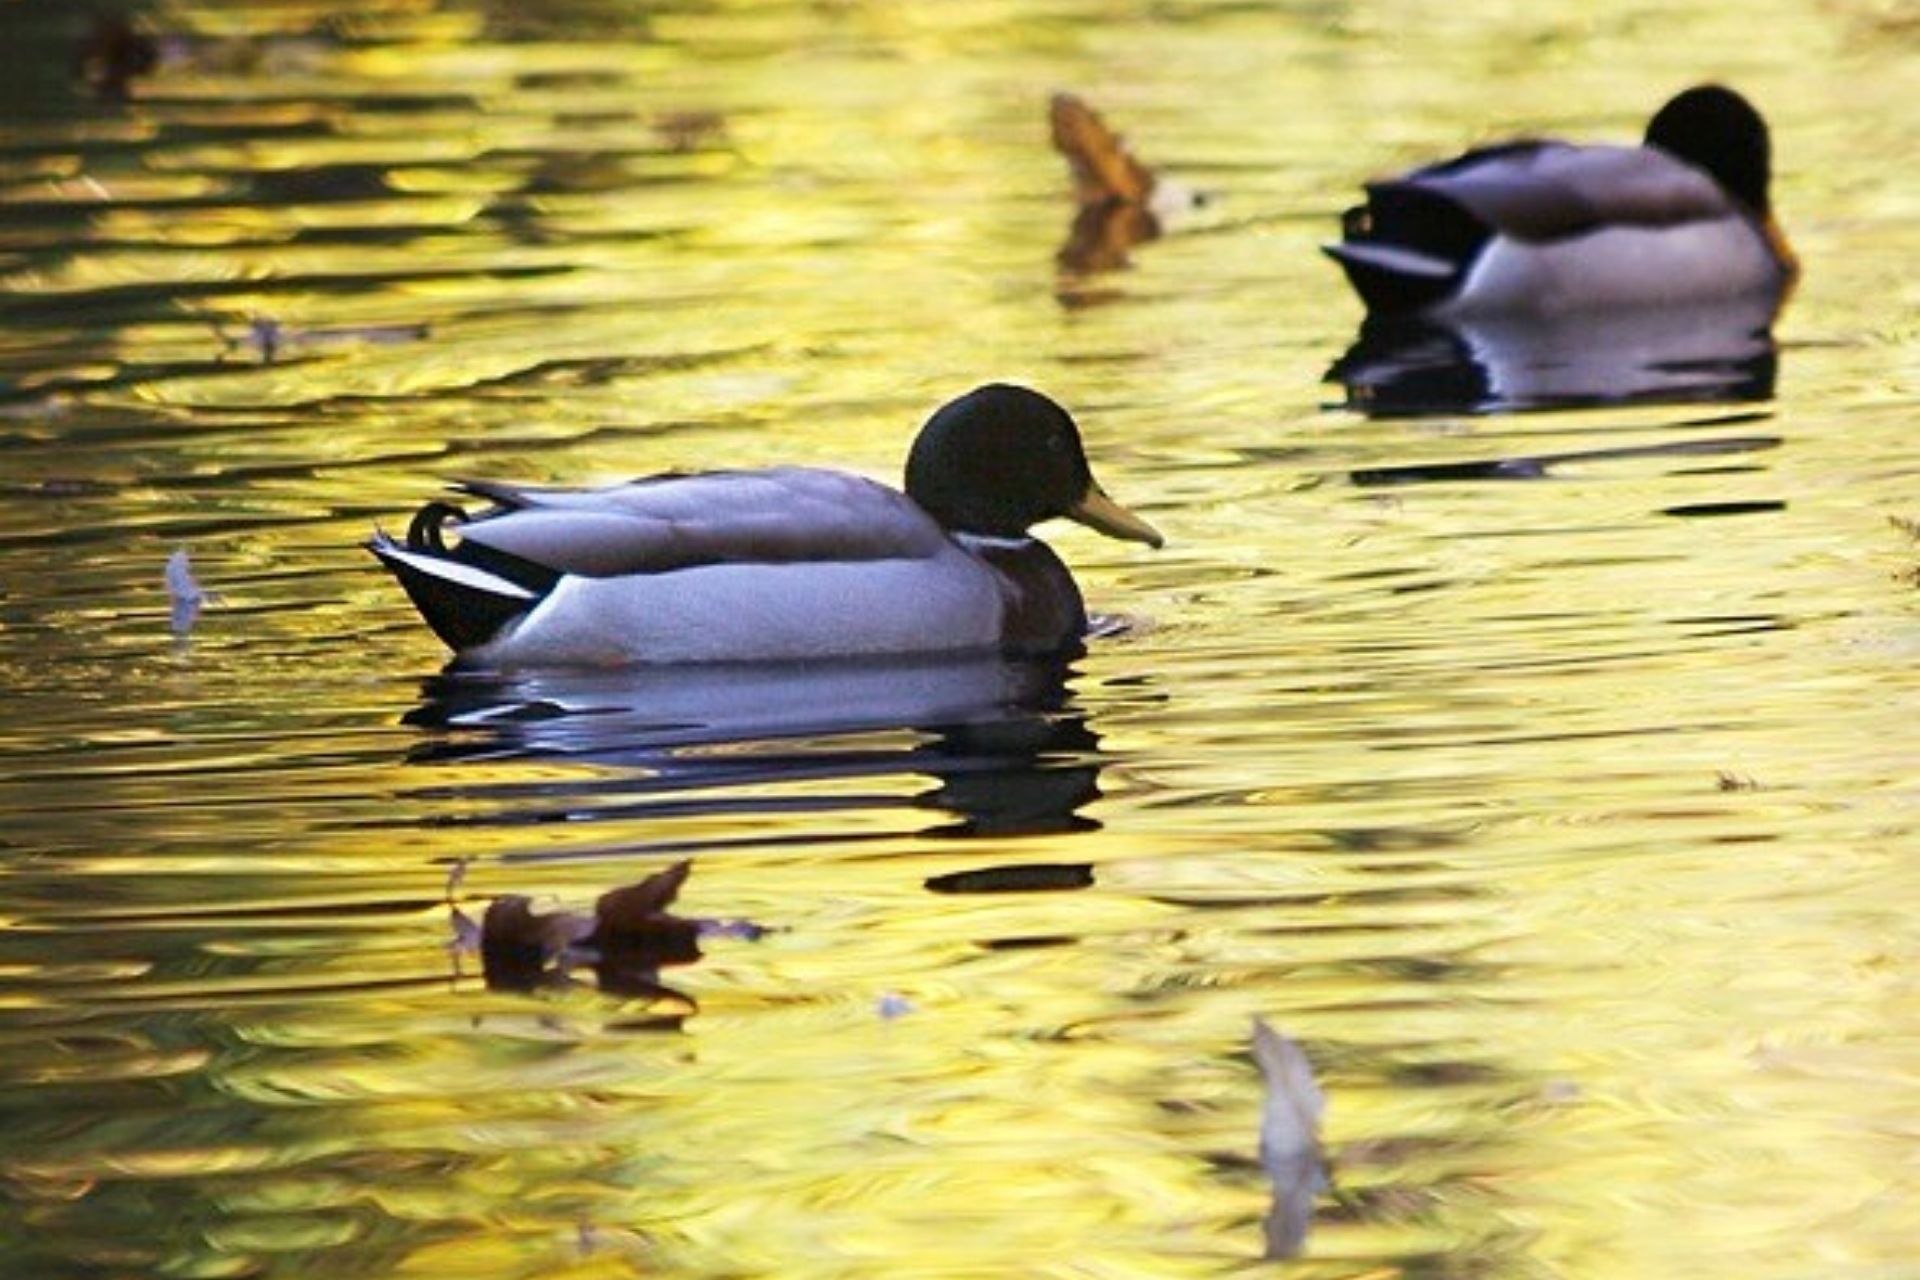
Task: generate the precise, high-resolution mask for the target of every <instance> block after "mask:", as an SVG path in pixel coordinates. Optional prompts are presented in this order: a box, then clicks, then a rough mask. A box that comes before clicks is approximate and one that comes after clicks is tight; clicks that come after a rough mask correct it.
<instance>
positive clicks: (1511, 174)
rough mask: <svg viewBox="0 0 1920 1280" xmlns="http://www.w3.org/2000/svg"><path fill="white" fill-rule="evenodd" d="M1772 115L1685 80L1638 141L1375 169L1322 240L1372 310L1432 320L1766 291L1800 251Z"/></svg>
mask: <svg viewBox="0 0 1920 1280" xmlns="http://www.w3.org/2000/svg"><path fill="white" fill-rule="evenodd" d="M1770 163H1771V162H1770V157H1769V143H1768V138H1767V133H1766V126H1765V124H1764V122H1762V121H1761V119H1760V117H1759V114H1758V113H1757V112H1755V111H1754V110H1753V109H1752V107H1751V106H1750V105H1749V104H1747V103H1746V101H1745V100H1744V99H1742V98H1740V97H1739V95H1737V94H1734V93H1732V92H1731V91H1730V90H1725V89H1720V88H1718V87H1713V86H1708V87H1703V88H1700V89H1694V90H1689V91H1688V92H1687V93H1684V94H1681V95H1679V96H1678V97H1676V98H1675V99H1674V100H1673V101H1672V102H1671V103H1669V104H1668V105H1667V106H1666V107H1665V108H1663V109H1662V111H1661V112H1660V113H1659V114H1657V115H1656V116H1655V117H1654V121H1653V123H1652V124H1650V125H1649V126H1648V139H1647V141H1646V142H1645V143H1643V144H1642V145H1640V146H1635V147H1627V146H1573V145H1570V144H1568V143H1564V142H1557V141H1523V142H1513V143H1507V144H1505V145H1502V146H1496V147H1487V148H1482V149H1480V150H1476V151H1470V152H1468V153H1467V154H1465V155H1463V156H1460V157H1458V158H1457V159H1454V160H1449V161H1447V162H1445V163H1443V164H1436V165H1430V166H1428V167H1426V168H1422V169H1416V170H1414V171H1413V172H1411V173H1407V174H1403V175H1401V176H1399V177H1396V178H1391V179H1386V180H1383V181H1378V182H1373V183H1369V184H1368V185H1367V188H1366V192H1367V203H1366V204H1365V205H1362V206H1360V207H1357V208H1355V209H1352V210H1350V211H1348V213H1347V215H1346V218H1345V220H1344V235H1343V238H1342V240H1341V242H1340V243H1338V244H1332V245H1328V246H1326V252H1327V253H1328V254H1329V255H1330V256H1331V257H1333V258H1334V259H1335V260H1336V261H1337V262H1339V263H1340V265H1341V266H1342V267H1343V268H1344V269H1345V270H1346V273H1347V277H1348V279H1349V281H1351V283H1352V284H1353V286H1354V289H1355V290H1356V291H1357V292H1358V293H1359V294H1360V296H1361V299H1362V300H1363V301H1364V302H1365V303H1366V304H1367V307H1368V310H1369V311H1371V312H1373V313H1374V314H1419V315H1423V316H1426V317H1430V318H1435V319H1450V318H1477V317H1484V316H1493V315H1513V314H1523V313H1527V314H1538V315H1549V316H1551V315H1565V314H1570V313H1575V312H1579V311H1583V310H1605V309H1613V308H1620V307H1631V306H1661V305H1670V304H1674V303H1681V302H1688V303H1700V302H1713V301H1719V300H1724V299H1729V298H1740V297H1751V296H1769V295H1771V296H1774V297H1778V296H1780V295H1781V294H1783V293H1784V291H1785V289H1786V287H1787V286H1788V284H1789V283H1790V282H1791V280H1792V278H1793V274H1794V270H1795V263H1794V259H1793V256H1792V254H1791V252H1790V251H1789V250H1788V249H1787V247H1786V242H1785V239H1784V237H1782V236H1781V234H1780V232H1779V229H1778V227H1777V226H1776V225H1775V224H1774V222H1773V220H1772V215H1771V212H1770V205H1769V203H1768V193H1767V185H1768V181H1769V177H1770Z"/></svg>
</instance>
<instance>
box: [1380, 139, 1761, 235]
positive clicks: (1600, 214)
mask: <svg viewBox="0 0 1920 1280" xmlns="http://www.w3.org/2000/svg"><path fill="white" fill-rule="evenodd" d="M1407 192H1420V193H1426V194H1429V195H1437V196H1441V197H1443V198H1445V199H1447V200H1449V201H1451V202H1452V203H1454V204H1456V205H1458V206H1459V207H1460V208H1462V209H1465V210H1466V211H1467V212H1468V213H1469V214H1471V215H1473V217H1474V218H1475V219H1477V220H1478V221H1479V222H1481V223H1482V224H1484V225H1485V226H1486V227H1488V228H1489V229H1491V230H1493V231H1496V232H1498V233H1500V234H1503V235H1507V236H1510V237H1512V238H1514V239H1517V240H1529V241H1542V240H1555V239H1560V238H1563V237H1566V236H1574V235H1580V234H1583V233H1585V232H1588V231H1592V230H1594V229H1595V228H1596V227H1602V226H1636V227H1662V226H1671V225H1674V224H1677V223H1683V222H1690V221H1695V220H1698V219H1710V218H1724V217H1726V216H1728V214H1729V213H1730V212H1731V206H1730V203H1729V200H1728V197H1727V195H1726V193H1725V192H1724V191H1722V190H1721V189H1720V187H1719V185H1718V184H1717V183H1715V182H1714V180H1713V179H1712V178H1711V177H1709V176H1708V175H1707V174H1706V173H1704V172H1702V171H1701V170H1699V169H1696V168H1694V167H1693V166H1692V165H1689V164H1687V163H1685V162H1684V161H1681V160H1678V159H1675V158H1674V157H1672V156H1669V155H1667V154H1666V153H1665V152H1662V151H1659V150H1656V149H1654V148H1650V147H1574V146H1568V145H1566V144H1565V143H1555V142H1528V143H1513V144H1509V145H1506V146H1501V147H1492V148H1487V149H1485V150H1481V151H1472V152H1469V153H1467V154H1466V155H1464V156H1461V157H1460V158H1459V159H1457V160H1451V161H1448V162H1447V163H1446V164H1441V165H1435V166H1433V167H1431V168H1427V169H1420V170H1416V171H1415V172H1413V173H1410V174H1408V175H1406V176H1405V177H1404V178H1399V179H1394V180H1392V181H1388V182H1381V183H1375V184H1372V185H1370V186H1369V187H1368V194H1369V196H1370V197H1371V198H1372V199H1374V200H1382V199H1386V200H1392V199H1395V198H1403V197H1404V195H1405V193H1407Z"/></svg>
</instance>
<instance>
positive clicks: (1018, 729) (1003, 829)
mask: <svg viewBox="0 0 1920 1280" xmlns="http://www.w3.org/2000/svg"><path fill="white" fill-rule="evenodd" d="M1070 674H1071V667H1070V666H1069V664H1068V663H1066V662H1064V661H1029V660H1015V659H1008V658H1003V657H999V656H980V657H969V658H961V659H953V658H946V659H938V660H928V659H911V660H896V661H877V662H876V661H867V662H832V663H814V664H804V665H795V664H715V665H712V666H698V667H675V668H632V669H626V670H621V671H604V672H603V671H592V672H586V671H580V672H542V673H522V674H515V675H511V676H504V675H477V674H465V673H454V674H447V675H442V676H436V677H433V678H432V679H430V680H428V681H427V682H426V685H425V688H424V691H423V693H424V696H423V699H422V701H421V704H420V705H419V706H418V707H416V708H415V709H414V710H413V711H411V712H409V713H408V714H407V716H406V721H407V723H409V724H412V725H415V726H417V727H420V728H422V729H425V730H428V731H429V732H430V735H431V736H430V737H429V738H428V739H427V740H426V741H424V742H422V743H421V744H420V745H419V746H417V747H416V748H415V749H414V750H413V751H412V753H411V754H410V757H409V759H410V761H411V762H412V763H414V764H420V765H440V764H471V763H475V762H500V761H513V760H526V759H539V760H548V761H553V760H564V761H565V762H567V763H569V764H580V765H591V766H594V768H593V769H592V771H591V772H588V773H583V774H582V775H581V776H580V777H579V778H577V779H573V778H565V777H563V778H557V779H543V780H542V781H540V782H538V783H531V784H524V783H523V784H517V785H518V787H519V789H517V790H515V791H514V793H513V794H512V795H511V796H506V795H503V796H502V800H503V803H502V804H501V805H500V806H499V808H498V810H497V812H495V813H494V814H491V815H488V814H484V813H483V814H481V815H479V816H477V817H476V816H472V815H469V816H467V817H466V818H465V819H463V820H466V821H475V822H482V823H488V822H491V823H498V824H501V825H508V824H524V823H540V822H549V821H557V820H563V819H564V820H566V821H569V822H582V821H595V820H606V819H631V818H636V817H643V818H652V817H668V816H671V817H680V818H684V817H689V816H696V815H699V814H703V813H716V812H726V813H729V814H735V815H738V814H745V813H756V812H767V813H770V812H775V811H782V812H784V811H787V810H790V809H791V808H793V807H794V806H796V805H804V806H806V808H807V810H808V811H809V812H811V813H816V814H826V813H831V812H834V811H836V810H848V811H852V810H871V809H877V808H894V809H900V810H903V811H907V812H911V811H913V810H916V809H932V810H937V811H940V812H943V813H947V814H951V815H954V817H955V818H956V819H957V821H954V822H952V823H947V824H943V825H941V826H939V827H937V828H935V829H933V831H931V832H930V833H929V834H935V833H937V834H940V835H962V836H967V835H985V834H992V835H1007V834H1016V833H1017V834H1033V833H1040V832H1053V831H1079V830H1089V829H1094V828H1096V827H1097V824H1096V823H1094V822H1092V821H1091V820H1090V819H1087V818H1084V817H1081V816H1080V815H1079V810H1080V809H1081V808H1082V807H1084V806H1085V805H1086V804H1087V803H1088V802H1090V801H1091V800H1093V799H1095V798H1097V797H1098V796H1099V794H1100V792H1099V786H1098V777H1099V768H1100V761H1099V754H1098V752H1099V739H1098V737H1097V736H1096V735H1095V734H1094V733H1093V732H1092V731H1091V730H1090V729H1089V728H1088V726H1087V723H1086V717H1085V715H1084V714H1083V713H1081V712H1079V711H1078V710H1077V709H1075V708H1074V707H1073V705H1072V701H1071V698H1070V696H1069V693H1068V687H1067V679H1068V677H1069V675H1070ZM900 776H912V777H915V778H924V777H928V776H931V777H932V778H933V779H935V782H936V785H935V786H934V787H933V788H932V789H931V790H929V791H925V792H923V793H921V794H919V795H917V796H912V797H900V796H898V795H893V794H880V793H859V794H853V793H848V792H845V791H840V790H827V791H820V790H814V791H811V792H809V793H808V794H807V795H805V796H796V795H793V794H783V793H779V792H780V790H781V789H783V788H785V787H786V784H794V783H820V782H827V781H839V782H846V781H854V780H860V779H874V780H883V779H888V778H894V777H900ZM528 786H531V787H533V788H535V789H536V790H537V791H538V793H539V795H540V796H543V797H545V798H546V799H547V801H548V802H549V803H547V804H545V805H542V804H540V803H538V802H537V801H536V802H531V803H530V802H529V796H528V795H527V794H526V791H525V788H526V787H528ZM463 794H464V795H466V796H467V797H469V798H471V797H472V796H473V792H472V790H471V789H468V790H465V791H463ZM767 838H772V837H767ZM700 847H702V846H701V845H700V844H699V843H698V842H697V841H693V840H688V839H682V840H673V839H671V838H668V839H666V840H664V841H663V842H661V843H659V844H650V845H648V846H647V849H648V851H651V852H669V851H671V852H681V853H684V852H687V851H690V850H694V849H697V848H700ZM626 850H627V852H629V853H630V852H633V851H634V846H632V845H628V846H626ZM544 856H547V855H537V854H529V855H524V860H534V859H536V858H539V857H544ZM552 856H569V855H565V854H560V855H552Z"/></svg>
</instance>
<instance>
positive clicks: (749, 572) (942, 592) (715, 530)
mask: <svg viewBox="0 0 1920 1280" xmlns="http://www.w3.org/2000/svg"><path fill="white" fill-rule="evenodd" d="M457 487H458V489H459V490H460V491H461V492H464V493H467V494H469V495H472V496H474V497H478V498H482V499H484V500H486V501H487V502H489V503H491V504H492V506H491V507H489V508H488V509H487V510H484V511H482V512H479V513H478V514H476V515H472V516H469V515H468V514H467V513H466V512H465V511H463V510H462V509H461V508H459V507H458V506H455V505H453V504H451V503H448V502H431V503H428V504H427V505H426V506H425V507H423V508H422V509H421V510H420V512H419V513H418V514H417V515H415V516H414V518H413V521H412V523H411V525H410V526H409V527H408V530H407V536H406V540H405V541H404V542H399V541H395V540H394V539H392V538H389V537H387V536H386V535H385V534H380V533H376V534H375V536H374V538H373V540H372V541H371V542H370V543H368V549H369V550H371V551H372V552H373V554H374V555H376V556H378V557H379V558H380V560H381V562H382V563H383V564H385V565H386V566H387V568H388V569H390V570H392V571H393V574H394V576H395V577H397V578H399V579H400V585H401V586H403V587H405V588H406V591H407V594H408V595H409V596H411V597H412V599H413V603H414V605H415V607H416V608H418V609H419V611H420V613H421V616H422V617H424V618H425V619H426V622H427V625H428V626H430V627H432V628H433V630H434V632H435V633H436V634H437V635H438V636H439V637H440V638H441V639H442V640H444V641H445V642H446V643H447V644H448V645H449V646H450V647H451V648H452V649H454V650H455V652H456V654H457V655H458V664H459V665H461V666H469V667H473V666H477V667H489V668H515V667H542V666H576V667H577V666H610V665H622V664H633V663H689V662H725V661H739V662H776V661H787V660H800V659H816V658H828V657H838V656H859V655H877V654H904V653H933V652H958V651H968V650H972V651H991V650H999V651H1002V652H1009V653H1051V652H1058V651H1060V650H1062V649H1064V648H1067V647H1069V646H1071V645H1072V644H1074V643H1075V642H1076V641H1078V640H1079V639H1080V637H1081V636H1082V635H1083V634H1084V633H1085V631H1086V626H1087V617H1086V609H1085V606H1084V604H1083V602H1082V600H1081V597H1080V590H1079V588H1078V587H1077V586H1076V585H1075V584H1074V581H1073V576H1072V574H1070V573H1069V572H1068V571H1067V568H1066V566H1065V565H1064V564H1063V563H1061V561H1060V558H1059V557H1058V556H1056V555H1055V554H1054V553H1053V551H1052V550H1051V549H1050V548H1049V547H1048V546H1047V545H1046V544H1045V543H1044V542H1041V541H1039V540H1038V539H1036V538H1034V537H1032V536H1030V535H1029V534H1028V532H1027V530H1028V528H1029V527H1030V526H1032V525H1034V524H1037V523H1039V522H1040V521H1042V520H1046V519H1050V518H1052V517H1055V516H1065V517H1067V518H1068V519H1072V520H1077V521H1079V522H1080V523H1082V524H1085V525H1088V526H1090V527H1092V528H1094V529H1097V530H1099V531H1100V532H1102V533H1106V534H1109V535H1111V536H1113V537H1116V538H1124V539H1128V540H1131V541H1135V542H1144V543H1146V544H1148V545H1149V546H1154V547H1157V546H1159V545H1160V544H1161V537H1160V534H1159V532H1158V531H1157V530H1155V529H1154V528H1153V526H1152V525H1150V524H1148V523H1147V522H1146V521H1145V520H1142V519H1141V518H1140V517H1139V516H1136V515H1134V514H1133V513H1132V512H1130V511H1128V510H1127V509H1126V508H1125V507H1122V506H1121V505H1120V504H1119V503H1117V502H1115V501H1114V500H1113V499H1111V498H1109V497H1108V496H1107V495H1106V493H1105V492H1104V491H1103V490H1102V489H1101V488H1100V486H1099V485H1098V484H1096V483H1095V482H1094V479H1093V473H1092V471H1091V470H1090V469H1089V467H1088V465H1087V457H1086V453H1085V451H1084V449H1083V447H1082V445H1081V443H1080V433H1079V430H1078V429H1077V428H1076V426H1075V425H1074V421H1073V419H1072V417H1070V416H1069V415H1068V413H1067V411H1066V410H1065V409H1063V408H1061V407H1060V406H1059V405H1057V404H1055V403H1054V402H1053V401H1052V400H1050V399H1048V398H1047V397H1046V396H1043V395H1041V394H1039V393H1038V392H1035V391H1030V390H1028V389H1026V388H1024V387H1016V386H1007V385H1002V384H995V385H990V386H984V387H980V388H978V389H976V390H974V391H971V392H968V393H967V394H966V395H964V396H961V397H960V398H959V399H957V400H954V401H952V402H951V403H949V404H947V405H945V406H943V407H942V408H941V409H939V410H938V411H937V412H936V413H934V415H933V416H932V417H931V418H929V419H928V420H927V423H926V425H925V426H924V427H923V428H921V431H920V434H919V437H918V438H917V439H916V440H915V441H914V444H913V448H912V450H911V452H910V453H909V455H908V458H907V467H906V492H905V493H900V492H898V491H896V490H893V489H890V488H888V487H886V486H885V485H882V484H878V483H876V482H874V481H872V480H867V479H863V478H861V477H859V476H854V475H849V474H846V473H844V472H839V471H827V470H820V469H815V468H807V467H776V468H772V469H769V470H763V471H716V472H708V473H703V474H695V475H663V476H654V477H651V478H648V479H643V480H638V481H635V482H633V483H630V484H624V485H616V486H613V487H611V488H601V489H534V488H523V487H520V486H517V485H509V484H500V483H495V482H492V481H466V482H464V483H462V484H460V485H459V486H457ZM450 529H451V530H453V531H455V532H457V533H458V535H459V540H458V541H457V542H455V543H453V544H451V545H449V543H448V541H447V536H446V535H447V532H448V530H450Z"/></svg>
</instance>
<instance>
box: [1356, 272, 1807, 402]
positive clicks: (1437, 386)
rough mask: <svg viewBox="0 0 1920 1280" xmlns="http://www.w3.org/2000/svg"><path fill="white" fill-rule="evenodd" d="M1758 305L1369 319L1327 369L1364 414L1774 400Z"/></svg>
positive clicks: (1773, 363) (1768, 320)
mask: <svg viewBox="0 0 1920 1280" xmlns="http://www.w3.org/2000/svg"><path fill="white" fill-rule="evenodd" d="M1776 310H1777V307H1776V303H1775V300H1774V299H1772V298H1768V297H1753V298H1732V299H1726V300H1722V301H1715V302H1702V303H1694V304H1690V305H1686V306H1675V307H1634V308H1629V309H1626V310H1621V311H1601V312H1593V313H1581V314H1574V315H1562V316H1551V317H1544V316H1487V317H1480V318H1475V319H1446V320H1442V319H1422V318H1407V317H1385V316H1376V317H1372V318H1369V319H1368V320H1367V321H1365V322H1364V323H1363V324H1362V325H1361V326H1360V332H1359V335H1358V336H1357V338H1356V339H1355V341H1354V344H1353V346H1352V347H1351V348H1350V349H1349V350H1348V351H1347V353H1346V354H1345V355H1343V356H1341V357H1340V359H1339V360H1337V361H1335V362H1334V364H1333V367H1332V368H1330V369H1329V370H1328V371H1327V375H1326V380H1327V381H1328V382H1334V383H1339V384H1340V385H1341V386H1343V387H1345V388H1346V394H1347V407H1348V408H1350V409H1354V410H1357V411H1359V412H1361V413H1365V414H1367V415H1369V416H1371V417H1415V416H1420V415H1424V414H1447V413H1491V412H1501V411H1515V410H1529V409H1560V408H1577V407H1580V406H1584V405H1603V404H1688V403H1702V402H1709V403H1736V402H1751V401H1756V400H1767V399H1770V398H1771V397H1772V396H1773V387H1774V377H1775V374H1776V371H1777V369H1778V366H1779V353H1778V349H1777V347H1776V345H1775V343H1774V339H1773V333H1772V324H1773V319H1774V313H1775V311H1776Z"/></svg>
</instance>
